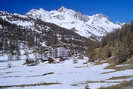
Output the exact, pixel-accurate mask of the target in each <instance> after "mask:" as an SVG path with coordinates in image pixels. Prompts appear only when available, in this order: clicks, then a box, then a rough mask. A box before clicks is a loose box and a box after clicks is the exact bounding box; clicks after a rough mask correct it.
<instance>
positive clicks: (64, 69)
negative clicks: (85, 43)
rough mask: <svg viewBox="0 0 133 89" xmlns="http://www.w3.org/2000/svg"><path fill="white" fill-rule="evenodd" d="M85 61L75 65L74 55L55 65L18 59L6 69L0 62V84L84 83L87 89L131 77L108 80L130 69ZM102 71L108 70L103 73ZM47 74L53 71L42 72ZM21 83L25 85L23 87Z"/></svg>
mask: <svg viewBox="0 0 133 89" xmlns="http://www.w3.org/2000/svg"><path fill="white" fill-rule="evenodd" d="M84 62H86V60H83V59H81V60H78V62H77V63H76V64H74V63H73V58H70V60H66V61H64V62H61V63H57V64H47V63H41V64H39V65H37V66H26V65H23V63H24V61H23V60H20V61H14V62H12V68H7V63H6V62H0V65H1V66H0V75H1V76H0V86H12V87H9V88H8V89H85V86H86V85H88V86H89V88H90V89H98V88H100V87H106V86H111V85H114V84H118V83H120V82H122V81H126V80H131V79H133V77H132V78H127V79H116V80H108V79H110V78H112V77H118V76H129V75H132V74H133V70H132V69H128V70H122V71H117V72H112V71H114V69H105V67H107V66H108V65H109V64H107V63H104V64H99V65H94V64H92V63H89V64H84ZM105 72H110V73H107V74H102V73H105ZM47 73H52V74H48V75H44V74H47ZM100 81H104V82H100ZM89 82H90V83H89ZM41 83H59V84H53V85H52V84H51V85H45V84H41ZM35 84H41V85H40V86H39V85H35ZM13 85H14V86H13ZM15 85H16V86H17V85H18V87H15ZM21 85H25V87H22V86H21ZM26 85H27V86H26ZM28 85H31V86H28Z"/></svg>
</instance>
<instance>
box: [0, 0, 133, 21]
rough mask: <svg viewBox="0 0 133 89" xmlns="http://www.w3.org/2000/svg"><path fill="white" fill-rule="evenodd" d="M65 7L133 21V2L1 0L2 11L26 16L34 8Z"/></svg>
mask: <svg viewBox="0 0 133 89" xmlns="http://www.w3.org/2000/svg"><path fill="white" fill-rule="evenodd" d="M61 6H64V7H66V8H71V9H74V10H76V11H80V12H81V13H84V14H87V15H92V14H96V13H102V14H104V15H106V16H108V18H109V19H110V20H112V21H114V22H130V21H132V20H133V0H0V10H4V11H8V12H12V13H21V14H25V13H26V12H27V11H29V10H30V9H32V8H34V9H35V8H44V9H45V10H53V9H58V8H59V7H61Z"/></svg>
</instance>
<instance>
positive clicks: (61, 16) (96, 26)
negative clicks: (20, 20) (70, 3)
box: [26, 7, 121, 38]
mask: <svg viewBox="0 0 133 89" xmlns="http://www.w3.org/2000/svg"><path fill="white" fill-rule="evenodd" d="M26 15H27V16H29V17H31V18H34V19H41V20H42V21H46V22H50V23H54V24H56V25H58V26H61V27H64V28H67V29H73V28H75V29H76V33H78V34H80V35H81V36H84V37H87V38H88V37H89V38H90V37H103V36H105V35H106V34H107V33H109V32H112V31H113V30H114V29H119V28H121V25H120V24H115V23H113V22H111V21H110V20H109V19H108V18H107V16H105V15H103V14H94V15H92V16H88V15H84V14H82V13H80V12H76V11H74V10H72V9H67V8H65V7H61V8H59V9H57V10H51V11H46V10H44V9H42V8H40V9H32V10H30V11H29V12H27V13H26Z"/></svg>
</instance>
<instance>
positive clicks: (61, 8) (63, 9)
mask: <svg viewBox="0 0 133 89" xmlns="http://www.w3.org/2000/svg"><path fill="white" fill-rule="evenodd" d="M66 10H68V9H67V8H65V7H64V6H61V7H60V8H59V9H58V10H57V11H59V12H64V11H66Z"/></svg>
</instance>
